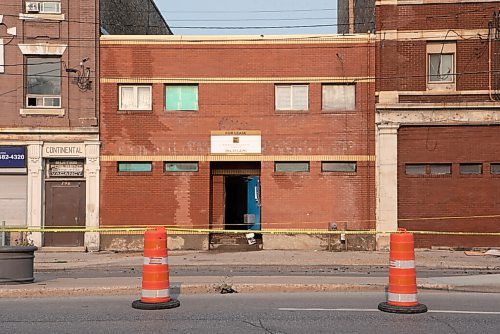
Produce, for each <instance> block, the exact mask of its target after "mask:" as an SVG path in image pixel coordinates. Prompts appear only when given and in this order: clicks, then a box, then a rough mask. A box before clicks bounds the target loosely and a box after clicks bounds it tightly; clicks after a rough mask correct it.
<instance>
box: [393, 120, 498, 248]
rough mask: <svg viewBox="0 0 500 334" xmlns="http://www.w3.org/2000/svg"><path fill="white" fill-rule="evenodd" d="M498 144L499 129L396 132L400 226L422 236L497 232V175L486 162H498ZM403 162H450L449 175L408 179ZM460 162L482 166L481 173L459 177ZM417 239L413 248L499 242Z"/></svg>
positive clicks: (404, 129) (492, 239)
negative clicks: (397, 133) (430, 232)
mask: <svg viewBox="0 0 500 334" xmlns="http://www.w3.org/2000/svg"><path fill="white" fill-rule="evenodd" d="M499 145H500V126H455V127H454V126H444V127H402V128H400V129H399V135H398V147H399V152H398V173H399V175H398V205H399V212H398V214H399V219H402V220H400V222H399V226H400V227H405V228H408V229H410V230H426V231H427V230H430V231H454V232H500V177H499V176H500V175H493V174H491V172H490V163H495V162H496V163H498V162H500V156H499V154H498V146H499ZM407 163H417V164H418V163H421V164H425V163H451V164H452V173H451V175H426V176H414V175H411V176H409V175H405V164H407ZM460 163H482V164H483V173H482V174H481V175H461V174H460V171H459V164H460ZM483 216H496V217H483ZM449 217H456V218H455V219H454V218H449ZM466 217H469V218H466ZM423 218H440V219H432V220H426V219H423ZM415 240H416V246H417V247H430V246H440V245H446V246H455V247H471V246H498V244H499V242H500V237H485V236H474V237H470V236H449V235H446V236H436V235H417V236H416V239H415Z"/></svg>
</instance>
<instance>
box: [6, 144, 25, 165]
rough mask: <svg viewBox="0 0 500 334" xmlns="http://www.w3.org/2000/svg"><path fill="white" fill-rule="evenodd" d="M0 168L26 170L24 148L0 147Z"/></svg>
mask: <svg viewBox="0 0 500 334" xmlns="http://www.w3.org/2000/svg"><path fill="white" fill-rule="evenodd" d="M0 168H26V147H25V146H0Z"/></svg>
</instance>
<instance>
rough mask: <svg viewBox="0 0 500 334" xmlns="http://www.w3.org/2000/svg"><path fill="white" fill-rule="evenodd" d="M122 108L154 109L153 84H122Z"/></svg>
mask: <svg viewBox="0 0 500 334" xmlns="http://www.w3.org/2000/svg"><path fill="white" fill-rule="evenodd" d="M120 110H152V96H151V86H130V85H124V86H120Z"/></svg>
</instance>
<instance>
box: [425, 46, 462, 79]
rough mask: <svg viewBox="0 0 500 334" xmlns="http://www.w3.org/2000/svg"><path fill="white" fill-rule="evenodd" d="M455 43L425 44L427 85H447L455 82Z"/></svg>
mask: <svg viewBox="0 0 500 334" xmlns="http://www.w3.org/2000/svg"><path fill="white" fill-rule="evenodd" d="M455 54H456V45H455V43H429V44H427V83H428V84H430V85H437V86H438V87H439V86H442V85H447V84H448V85H449V84H453V83H454V82H455V73H456V71H455Z"/></svg>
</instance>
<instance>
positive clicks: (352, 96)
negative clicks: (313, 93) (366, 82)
mask: <svg viewBox="0 0 500 334" xmlns="http://www.w3.org/2000/svg"><path fill="white" fill-rule="evenodd" d="M321 91H322V92H321V95H322V102H321V104H322V106H321V108H322V109H323V110H324V111H354V110H356V86H355V85H345V84H324V85H322V87H321Z"/></svg>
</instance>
